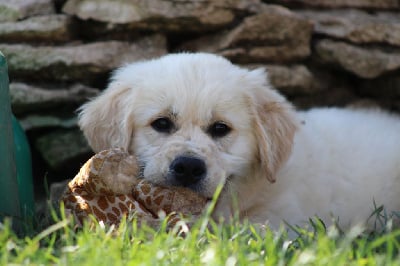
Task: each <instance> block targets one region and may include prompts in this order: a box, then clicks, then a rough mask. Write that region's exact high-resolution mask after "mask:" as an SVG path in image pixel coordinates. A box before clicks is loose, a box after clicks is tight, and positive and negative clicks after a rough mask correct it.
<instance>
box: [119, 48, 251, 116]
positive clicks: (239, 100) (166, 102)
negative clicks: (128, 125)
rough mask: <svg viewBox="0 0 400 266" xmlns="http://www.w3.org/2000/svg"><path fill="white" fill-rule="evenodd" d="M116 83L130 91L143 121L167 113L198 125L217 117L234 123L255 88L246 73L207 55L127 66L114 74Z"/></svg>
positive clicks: (185, 56) (246, 71)
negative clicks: (119, 81)
mask: <svg viewBox="0 0 400 266" xmlns="http://www.w3.org/2000/svg"><path fill="white" fill-rule="evenodd" d="M118 79H120V80H124V82H126V83H127V84H128V86H129V87H131V88H132V94H133V95H134V96H133V98H134V102H133V104H134V105H135V106H134V109H136V111H137V112H139V113H140V117H141V118H143V119H144V120H146V119H151V118H152V117H153V116H157V115H160V114H162V113H163V112H164V113H165V112H170V113H173V114H176V115H178V116H179V118H180V119H183V120H186V119H191V120H198V121H199V123H201V122H206V121H209V120H210V119H218V116H224V117H223V118H226V119H233V120H234V119H235V116H237V115H239V114H240V113H243V112H245V111H246V110H245V109H246V108H244V106H246V105H247V104H248V103H247V98H246V95H247V94H248V93H249V90H250V89H251V87H252V86H255V85H254V84H252V82H253V83H254V80H252V79H250V78H249V71H248V70H246V69H242V68H239V67H237V66H235V65H232V64H231V63H230V62H229V61H227V60H225V59H223V58H221V57H218V56H214V55H208V54H200V55H199V54H181V55H170V56H166V57H163V58H161V59H157V60H153V61H148V62H143V63H139V64H133V65H129V66H127V67H125V68H123V69H122V70H121V72H120V73H117V75H116V80H118ZM227 116H228V117H227ZM229 116H232V117H231V118H230V117H229ZM143 122H145V121H143Z"/></svg>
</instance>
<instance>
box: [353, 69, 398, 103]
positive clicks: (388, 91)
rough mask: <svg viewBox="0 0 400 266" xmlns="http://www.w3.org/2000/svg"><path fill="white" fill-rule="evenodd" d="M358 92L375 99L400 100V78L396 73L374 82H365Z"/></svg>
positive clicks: (362, 82)
mask: <svg viewBox="0 0 400 266" xmlns="http://www.w3.org/2000/svg"><path fill="white" fill-rule="evenodd" d="M358 92H359V93H360V94H361V95H367V96H372V97H374V98H389V99H396V98H397V99H399V100H400V76H399V74H398V73H394V74H392V75H386V76H383V77H379V78H377V79H374V80H368V81H365V80H363V81H361V85H360V87H359V89H358Z"/></svg>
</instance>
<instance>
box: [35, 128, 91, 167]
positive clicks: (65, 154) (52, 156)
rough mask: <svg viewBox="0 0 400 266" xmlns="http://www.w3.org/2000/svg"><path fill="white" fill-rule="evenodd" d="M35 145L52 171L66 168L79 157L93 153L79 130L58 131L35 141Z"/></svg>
mask: <svg viewBox="0 0 400 266" xmlns="http://www.w3.org/2000/svg"><path fill="white" fill-rule="evenodd" d="M34 145H35V147H36V149H37V150H38V151H39V153H40V154H41V155H42V157H43V158H44V160H45V161H46V162H47V164H48V165H49V166H50V167H51V168H52V169H59V168H62V167H65V166H66V165H67V163H68V162H69V161H71V160H74V159H75V158H77V157H80V156H84V155H86V154H89V153H91V148H90V147H89V145H88V144H87V141H86V139H85V137H84V136H83V134H82V132H81V131H79V129H58V130H56V131H52V132H50V133H48V134H45V135H42V136H40V137H38V138H37V139H35V140H34Z"/></svg>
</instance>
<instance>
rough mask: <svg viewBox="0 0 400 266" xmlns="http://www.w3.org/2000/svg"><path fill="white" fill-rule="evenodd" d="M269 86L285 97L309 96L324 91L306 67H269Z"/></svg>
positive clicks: (320, 83)
mask: <svg viewBox="0 0 400 266" xmlns="http://www.w3.org/2000/svg"><path fill="white" fill-rule="evenodd" d="M266 69H267V70H268V77H269V78H270V81H271V84H272V85H273V86H274V87H275V88H277V89H278V90H279V91H281V92H282V93H283V94H285V95H292V96H294V95H310V94H314V93H317V92H319V91H321V90H323V89H324V85H323V84H322V82H321V81H320V80H318V78H317V77H316V76H315V75H314V73H312V72H311V71H310V70H309V69H308V68H307V67H306V66H303V65H292V66H278V65H269V66H267V67H266Z"/></svg>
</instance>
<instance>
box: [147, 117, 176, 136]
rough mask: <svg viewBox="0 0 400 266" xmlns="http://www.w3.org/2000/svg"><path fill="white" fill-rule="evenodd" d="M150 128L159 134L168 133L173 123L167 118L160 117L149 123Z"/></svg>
mask: <svg viewBox="0 0 400 266" xmlns="http://www.w3.org/2000/svg"><path fill="white" fill-rule="evenodd" d="M151 127H152V128H153V129H154V130H155V131H157V132H161V133H170V132H171V130H172V128H173V127H174V123H173V122H172V121H171V120H170V119H169V118H167V117H160V118H158V119H156V120H154V121H153V122H152V123H151Z"/></svg>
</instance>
